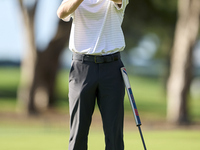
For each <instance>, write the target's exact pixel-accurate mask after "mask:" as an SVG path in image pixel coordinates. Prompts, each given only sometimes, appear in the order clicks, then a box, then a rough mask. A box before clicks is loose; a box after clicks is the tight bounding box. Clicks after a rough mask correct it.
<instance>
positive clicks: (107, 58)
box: [72, 52, 121, 63]
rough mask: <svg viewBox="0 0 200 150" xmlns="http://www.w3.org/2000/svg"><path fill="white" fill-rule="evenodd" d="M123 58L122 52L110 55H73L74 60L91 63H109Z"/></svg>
mask: <svg viewBox="0 0 200 150" xmlns="http://www.w3.org/2000/svg"><path fill="white" fill-rule="evenodd" d="M120 58H121V56H120V52H117V53H114V54H109V55H86V54H78V53H73V56H72V60H79V61H90V62H94V63H109V62H113V61H117V60H119V59H120Z"/></svg>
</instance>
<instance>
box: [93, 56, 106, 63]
mask: <svg viewBox="0 0 200 150" xmlns="http://www.w3.org/2000/svg"><path fill="white" fill-rule="evenodd" d="M98 58H99V59H98ZM94 62H95V63H96V64H101V63H104V59H103V56H94Z"/></svg>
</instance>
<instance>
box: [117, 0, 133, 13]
mask: <svg viewBox="0 0 200 150" xmlns="http://www.w3.org/2000/svg"><path fill="white" fill-rule="evenodd" d="M128 3H129V0H122V5H121V6H119V5H118V4H117V3H114V5H115V7H116V8H117V9H118V10H123V11H124V10H125V8H126V6H127V5H128Z"/></svg>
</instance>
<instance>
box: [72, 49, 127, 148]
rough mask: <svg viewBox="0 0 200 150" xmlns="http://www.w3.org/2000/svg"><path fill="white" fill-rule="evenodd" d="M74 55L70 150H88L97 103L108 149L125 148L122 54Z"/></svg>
mask: <svg viewBox="0 0 200 150" xmlns="http://www.w3.org/2000/svg"><path fill="white" fill-rule="evenodd" d="M73 58H74V59H73V60H72V66H71V70H70V74H69V109H70V139H69V150H87V143H88V133H89V128H90V124H91V121H92V114H93V112H94V107H95V103H96V102H97V104H98V107H99V110H100V113H101V117H102V122H103V130H104V135H105V145H106V147H105V149H106V150H123V149H124V142H123V122H124V94H125V86H124V82H123V78H122V75H121V71H120V68H121V67H123V66H124V65H123V63H122V61H121V59H120V53H117V54H113V55H108V56H104V57H102V56H101V57H96V56H90V55H80V54H76V53H74V54H73ZM97 142H98V141H97Z"/></svg>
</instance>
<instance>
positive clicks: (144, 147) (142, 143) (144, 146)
mask: <svg viewBox="0 0 200 150" xmlns="http://www.w3.org/2000/svg"><path fill="white" fill-rule="evenodd" d="M138 129H139V132H140V137H141V139H142V144H143V146H144V150H146V149H147V148H146V145H145V142H144V138H143V135H142V130H141V128H140V126H138Z"/></svg>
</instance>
